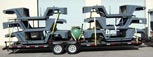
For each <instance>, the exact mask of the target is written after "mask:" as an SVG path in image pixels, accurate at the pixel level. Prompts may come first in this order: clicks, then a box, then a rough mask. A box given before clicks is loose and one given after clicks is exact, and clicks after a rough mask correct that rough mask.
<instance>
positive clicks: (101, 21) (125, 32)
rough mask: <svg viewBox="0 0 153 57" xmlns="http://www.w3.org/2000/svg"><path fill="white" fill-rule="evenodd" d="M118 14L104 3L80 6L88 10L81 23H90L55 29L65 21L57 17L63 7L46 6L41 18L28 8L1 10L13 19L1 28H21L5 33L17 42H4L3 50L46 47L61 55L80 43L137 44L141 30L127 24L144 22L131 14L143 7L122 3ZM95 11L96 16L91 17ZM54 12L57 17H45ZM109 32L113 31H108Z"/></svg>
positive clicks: (140, 36) (78, 48) (141, 35)
mask: <svg viewBox="0 0 153 57" xmlns="http://www.w3.org/2000/svg"><path fill="white" fill-rule="evenodd" d="M119 9H120V10H119V14H108V13H107V12H106V10H105V7H104V6H90V7H83V13H90V18H86V19H85V20H84V22H86V23H94V24H93V28H91V25H90V26H89V28H88V29H86V30H84V29H83V25H82V27H81V28H80V27H79V26H73V27H72V28H71V30H58V29H57V28H56V25H57V23H64V22H66V20H64V19H59V14H67V9H66V8H57V7H51V8H47V10H46V12H45V13H44V16H43V17H29V14H28V9H26V8H17V9H9V10H5V11H4V13H6V14H14V13H15V14H16V15H17V19H15V20H14V21H13V22H4V28H10V27H20V28H21V29H22V31H17V32H12V33H10V34H7V35H6V36H7V37H17V39H18V41H17V42H14V43H13V44H12V45H7V44H6V47H5V48H4V49H12V50H14V49H21V48H23V49H24V48H50V49H51V50H52V51H53V53H54V54H61V53H64V52H65V51H67V52H68V53H70V54H74V53H77V52H79V51H80V48H81V47H83V46H101V47H103V46H121V45H136V46H137V45H141V44H142V40H143V39H144V38H145V37H144V36H145V29H138V28H133V27H130V25H131V24H134V23H137V24H146V21H145V20H146V18H138V17H136V16H135V15H133V13H134V11H140V10H145V7H143V6H137V5H123V6H120V8H119ZM93 12H96V13H97V14H99V15H100V17H92V13H93ZM54 14H57V18H55V19H52V18H49V16H52V15H54ZM109 18H114V19H118V20H119V23H118V24H117V23H116V22H115V23H116V24H114V25H107V22H106V20H107V19H109ZM31 20H32V21H35V20H36V21H38V27H34V22H33V26H32V25H30V24H29V22H30V21H31ZM40 20H45V21H46V22H45V23H46V26H45V27H39V21H40ZM112 32H113V33H112ZM6 43H7V42H6Z"/></svg>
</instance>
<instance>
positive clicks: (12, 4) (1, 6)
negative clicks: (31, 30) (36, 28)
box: [0, 0, 37, 46]
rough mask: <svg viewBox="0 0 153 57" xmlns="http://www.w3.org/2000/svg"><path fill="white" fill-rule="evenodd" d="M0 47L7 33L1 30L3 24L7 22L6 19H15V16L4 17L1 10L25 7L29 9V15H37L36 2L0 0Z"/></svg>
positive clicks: (28, 0) (30, 0) (32, 0)
mask: <svg viewBox="0 0 153 57" xmlns="http://www.w3.org/2000/svg"><path fill="white" fill-rule="evenodd" d="M0 1H1V2H0V46H3V45H4V41H7V40H8V39H7V38H5V37H4V36H5V34H7V33H8V30H7V29H3V24H2V23H3V22H7V21H8V19H7V18H15V17H16V15H6V14H3V10H6V9H10V8H19V7H25V8H29V9H30V15H31V16H36V15H37V0H0Z"/></svg>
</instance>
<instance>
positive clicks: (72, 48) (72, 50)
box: [66, 44, 80, 54]
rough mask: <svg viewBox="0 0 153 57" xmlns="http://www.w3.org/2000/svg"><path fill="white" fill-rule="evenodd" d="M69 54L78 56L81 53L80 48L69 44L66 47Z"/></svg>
mask: <svg viewBox="0 0 153 57" xmlns="http://www.w3.org/2000/svg"><path fill="white" fill-rule="evenodd" d="M66 51H67V52H68V54H76V53H79V51H80V46H79V45H78V44H69V45H67V47H66Z"/></svg>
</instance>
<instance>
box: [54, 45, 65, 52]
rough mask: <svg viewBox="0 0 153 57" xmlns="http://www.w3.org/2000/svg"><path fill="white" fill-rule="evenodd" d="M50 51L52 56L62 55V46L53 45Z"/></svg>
mask: <svg viewBox="0 0 153 57" xmlns="http://www.w3.org/2000/svg"><path fill="white" fill-rule="evenodd" d="M52 47H53V48H52V51H53V53H54V54H62V53H64V46H63V45H60V44H55V45H53V46H52Z"/></svg>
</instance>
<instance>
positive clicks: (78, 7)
mask: <svg viewBox="0 0 153 57" xmlns="http://www.w3.org/2000/svg"><path fill="white" fill-rule="evenodd" d="M151 2H153V1H152V0H140V1H138V0H92V1H91V0H3V1H2V2H0V4H1V5H0V18H1V21H0V25H1V26H0V28H1V29H0V30H1V31H0V33H1V34H0V43H2V44H0V46H1V45H4V41H6V40H8V39H7V38H5V37H4V35H5V34H6V33H8V30H7V29H3V27H2V23H3V22H5V21H8V18H9V19H10V18H11V19H12V18H15V17H16V16H15V15H9V16H8V15H5V14H3V12H2V11H3V10H5V9H10V8H19V7H26V8H29V9H30V16H37V15H38V16H42V15H43V13H44V11H45V10H46V8H47V7H52V6H57V7H68V15H67V16H66V15H65V16H62V18H65V19H66V20H67V24H64V25H59V28H62V26H65V27H67V28H64V29H70V28H71V26H81V24H82V23H83V19H84V18H85V17H88V14H82V7H83V6H92V5H105V6H106V9H107V12H109V13H118V8H119V5H124V4H134V5H142V6H146V10H145V11H142V12H141V13H143V14H139V13H136V14H138V15H139V16H141V17H146V18H147V19H148V9H152V8H153V3H151ZM37 6H38V7H37ZM114 9H115V10H114ZM37 10H38V11H37ZM95 16H97V15H96V14H95ZM78 23H79V24H78ZM68 25H71V26H68ZM86 25H88V24H86ZM148 25H149V23H147V25H146V27H148ZM62 29H63V28H62ZM14 40H16V39H14Z"/></svg>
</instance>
